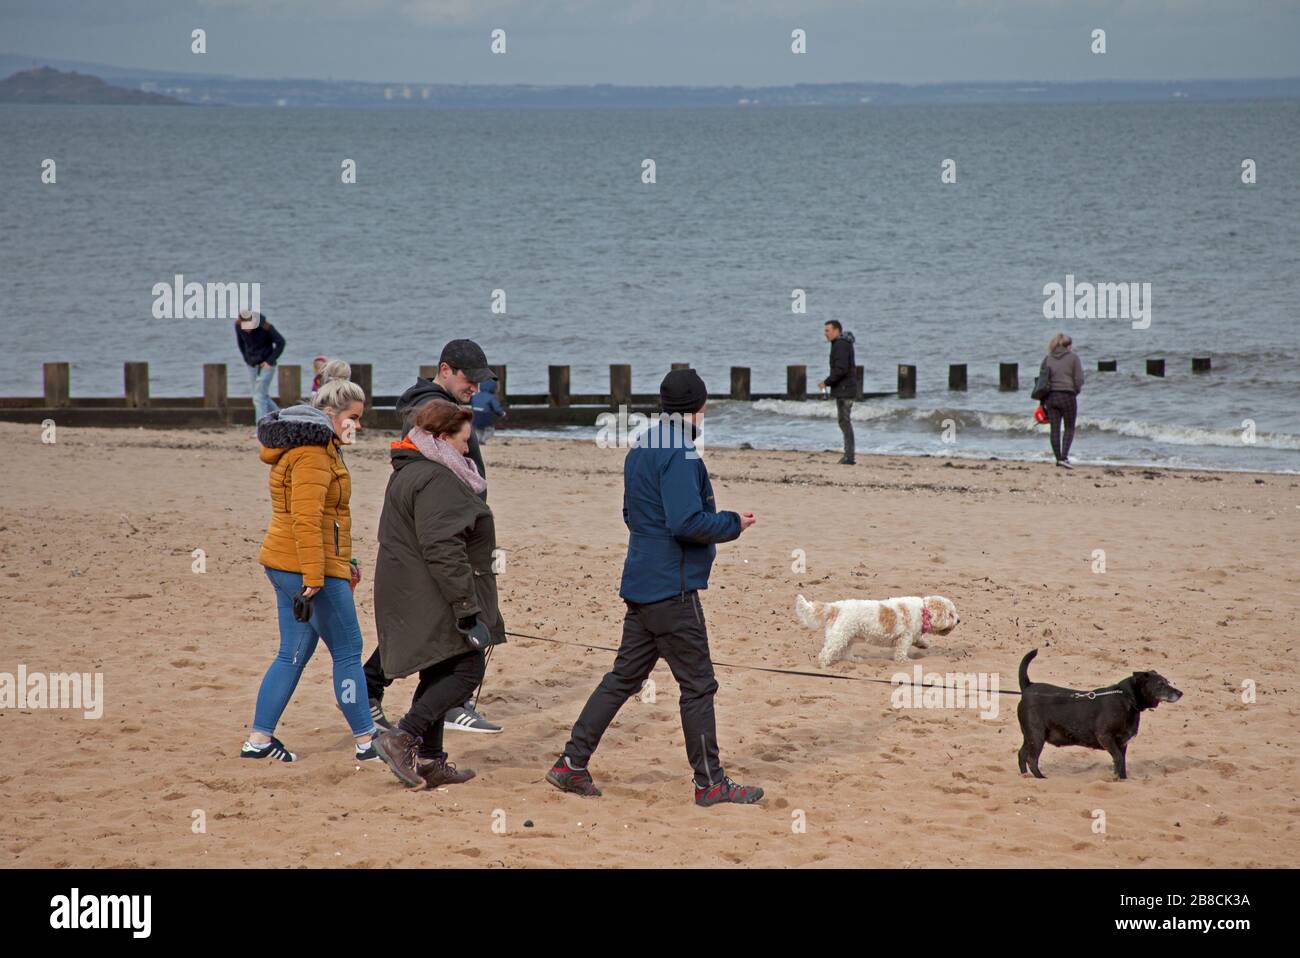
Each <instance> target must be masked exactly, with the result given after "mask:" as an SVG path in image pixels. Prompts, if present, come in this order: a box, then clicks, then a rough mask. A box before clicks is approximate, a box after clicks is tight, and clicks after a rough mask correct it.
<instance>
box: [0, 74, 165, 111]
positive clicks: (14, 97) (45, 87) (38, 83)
mask: <svg viewBox="0 0 1300 958" xmlns="http://www.w3.org/2000/svg"><path fill="white" fill-rule="evenodd" d="M0 103H28V104H74V105H81V106H99V105H109V106H187V105H188V104H186V103H185V102H184V101H182V100H178V99H176V98H175V97H171V96H166V95H164V94H161V93H151V92H146V91H143V90H132V89H129V88H127V87H121V86H113V85H111V84H109V83H105V82H104V80H102V79H101V78H99V77H97V76H91V75H89V74H86V73H76V72H64V71H61V70H55V69H53V68H52V67H36V68H35V69H31V70H20V71H18V72H17V73H14V74H13V75H12V76H8V77H5V79H3V80H0Z"/></svg>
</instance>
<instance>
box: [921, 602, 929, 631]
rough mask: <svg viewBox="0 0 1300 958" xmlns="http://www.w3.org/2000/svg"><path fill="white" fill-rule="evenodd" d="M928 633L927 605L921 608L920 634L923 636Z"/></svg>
mask: <svg viewBox="0 0 1300 958" xmlns="http://www.w3.org/2000/svg"><path fill="white" fill-rule="evenodd" d="M929 631H930V607H929V606H927V605H923V606H921V634H922V635H925V633H927V632H929Z"/></svg>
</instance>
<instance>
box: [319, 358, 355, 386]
mask: <svg viewBox="0 0 1300 958" xmlns="http://www.w3.org/2000/svg"><path fill="white" fill-rule="evenodd" d="M351 378H352V367H351V366H349V365H348V364H347V363H345V362H344V361H343V360H341V359H331V360H329V361H328V362H326V363H325V365H324V366H322V367H321V370H320V384H321V385H322V386H324V385H325V384H326V383H327V382H329V381H330V380H331V379H351Z"/></svg>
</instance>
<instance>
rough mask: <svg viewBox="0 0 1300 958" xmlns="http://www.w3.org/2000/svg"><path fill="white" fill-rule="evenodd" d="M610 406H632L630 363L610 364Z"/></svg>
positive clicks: (615, 407)
mask: <svg viewBox="0 0 1300 958" xmlns="http://www.w3.org/2000/svg"><path fill="white" fill-rule="evenodd" d="M609 405H610V406H611V407H612V408H614V409H617V408H618V407H619V406H631V405H632V366H631V365H630V364H629V363H610V364H609Z"/></svg>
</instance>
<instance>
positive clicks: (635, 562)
mask: <svg viewBox="0 0 1300 958" xmlns="http://www.w3.org/2000/svg"><path fill="white" fill-rule="evenodd" d="M686 429H687V430H688V431H689V433H690V438H691V439H693V438H694V430H693V429H692V428H691V427H690V426H689V425H687V426H686ZM683 438H684V437H683V436H682V433H681V429H680V427H674V426H673V425H672V424H671V422H670V420H668V419H667V418H665V419H661V420H660V421H659V422H658V423H657V424H655V425H653V426H651V427H650V429H649V430H648V431H647V432H645V433H642V434H641V436H639V437H638V438H637V440H636V441H635V445H633V447H632V448H631V449H630V450H629V451H628V454H627V458H626V459H624V460H623V522H624V523H626V524H627V529H628V540H627V559H626V560H624V562H623V581H622V584H621V585H620V586H619V590H618V594H619V595H620V596H622V597H623V598H624V599H627V600H629V601H632V602H641V603H645V602H658V601H659V600H660V599H667V598H669V597H670V596H674V595H680V594H682V593H685V592H690V591H691V590H692V589H707V588H708V587H709V570H710V569H711V568H712V567H713V557H714V556H715V555H716V554H717V551H718V550H717V547H716V546H715V545H714V543H716V542H730V541H731V540H732V539H735V538H736V537H737V536H739V535H740V516H739V515H738V514H736V513H734V512H718V508H717V505H716V503H714V501H713V484H712V483H711V482H709V471H708V470H707V469H706V468H704V460H702V459H700V458H699V454H698V453H695V452H694V447H693V446H692V447H690V448H686V447H685V444H684V442H683ZM674 447H676V448H674ZM688 453H693V457H688Z"/></svg>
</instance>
